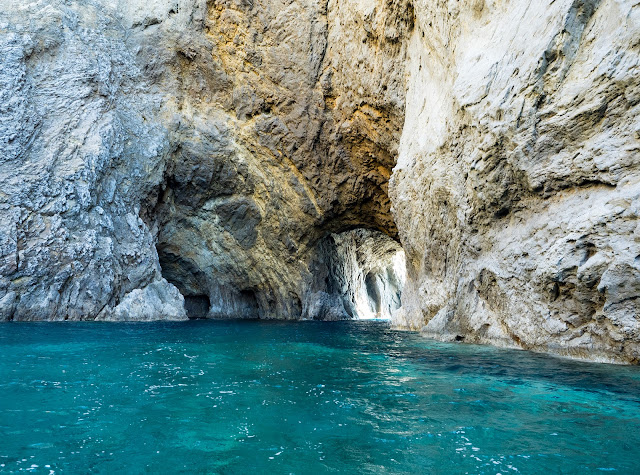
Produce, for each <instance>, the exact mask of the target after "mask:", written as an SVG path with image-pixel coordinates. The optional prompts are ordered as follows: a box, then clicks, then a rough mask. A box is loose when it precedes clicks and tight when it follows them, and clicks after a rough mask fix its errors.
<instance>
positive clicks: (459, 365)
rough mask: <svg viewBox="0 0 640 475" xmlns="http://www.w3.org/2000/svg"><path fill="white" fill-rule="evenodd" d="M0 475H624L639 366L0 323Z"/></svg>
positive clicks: (632, 440)
mask: <svg viewBox="0 0 640 475" xmlns="http://www.w3.org/2000/svg"><path fill="white" fill-rule="evenodd" d="M0 471H1V472H3V473H12V472H21V471H31V472H33V473H44V474H52V473H73V474H76V473H222V474H261V473H283V474H288V473H297V474H321V473H354V474H359V473H443V474H445V473H446V474H449V473H491V474H495V473H502V474H506V473H536V474H543V473H589V472H591V473H601V472H610V471H617V472H618V473H640V368H637V367H622V366H610V365H598V364H588V363H581V362H575V361H568V360H562V359H556V358H551V357H546V356H542V355H536V354H531V353H527V352H519V351H505V350H498V349H494V348H489V347H480V346H471V345H455V344H443V343H438V342H433V341H429V340H425V339H423V338H421V337H419V336H418V335H415V334H410V333H402V332H395V331H391V330H390V329H389V327H388V325H387V324H385V323H379V322H368V323H316V322H308V323H274V322H211V321H193V322H185V323H153V324H96V323H92V324H89V323H74V324H53V323H36V324H17V323H11V324H5V325H0Z"/></svg>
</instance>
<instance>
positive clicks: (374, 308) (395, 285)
mask: <svg viewBox="0 0 640 475" xmlns="http://www.w3.org/2000/svg"><path fill="white" fill-rule="evenodd" d="M327 240H328V242H327V244H325V253H326V256H327V264H328V268H329V269H328V277H327V279H326V283H327V291H328V293H329V294H331V295H333V296H337V297H338V300H339V302H340V305H342V306H343V307H344V311H345V313H346V318H350V319H354V320H371V319H383V320H390V319H391V318H392V316H393V314H394V312H396V311H397V310H398V309H399V308H400V307H401V305H402V290H403V287H404V284H405V281H406V267H405V265H406V264H405V254H404V250H403V249H402V247H401V246H400V244H399V243H398V242H397V241H396V240H394V239H392V238H391V237H389V236H387V235H386V234H384V233H381V232H379V231H374V230H370V229H365V228H358V229H353V230H349V231H345V232H342V233H336V234H331V235H330V236H329V237H328V238H327Z"/></svg>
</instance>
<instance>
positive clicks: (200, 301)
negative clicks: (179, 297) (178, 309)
mask: <svg viewBox="0 0 640 475" xmlns="http://www.w3.org/2000/svg"><path fill="white" fill-rule="evenodd" d="M210 308H211V302H210V301H209V297H208V296H207V295H188V296H185V298H184V309H185V310H186V312H187V316H188V317H189V318H190V319H192V320H199V319H203V318H207V315H208V314H209V309H210Z"/></svg>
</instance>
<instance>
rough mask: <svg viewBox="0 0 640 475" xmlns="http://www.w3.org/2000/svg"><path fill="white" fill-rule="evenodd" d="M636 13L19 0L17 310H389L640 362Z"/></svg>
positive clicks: (5, 234) (453, 327) (0, 306)
mask: <svg viewBox="0 0 640 475" xmlns="http://www.w3.org/2000/svg"><path fill="white" fill-rule="evenodd" d="M639 10H640V8H639V7H638V6H637V5H635V4H634V2H632V1H625V0H554V1H551V0H550V1H544V2H537V3H536V2H530V1H529V0H509V1H499V0H493V1H492V0H456V1H453V0H451V1H447V0H371V1H366V2H365V1H362V0H328V1H320V0H297V1H294V2H291V1H285V0H210V1H206V0H147V1H145V2H142V1H140V0H129V1H126V0H116V1H107V0H83V1H79V0H67V1H62V0H49V1H46V2H44V1H17V0H15V1H14V0H0V57H1V61H0V65H1V66H0V99H1V100H0V320H43V319H51V320H62V319H72V320H79V319H103V320H127V319H131V320H148V319H157V318H166V319H184V318H187V314H189V315H191V316H199V317H205V316H208V317H211V318H227V317H238V316H246V317H261V318H323V319H335V318H351V317H353V316H354V315H355V314H358V313H361V312H365V313H366V312H368V311H372V312H373V313H385V312H386V313H393V318H394V323H395V324H396V326H398V327H402V328H409V329H414V330H422V331H424V332H425V333H426V334H428V335H430V336H434V337H436V338H443V339H457V340H464V341H472V342H481V343H492V344H498V345H506V346H514V347H522V348H528V349H535V350H539V351H548V352H554V353H560V354H565V355H570V356H577V357H585V358H591V359H598V360H615V361H631V362H637V361H638V360H639V358H640V353H639V352H640V322H639V320H638V318H637V315H638V313H640V312H639V310H640V301H639V297H640V246H639V243H640V224H639V223H638V213H639V212H640V200H639V198H638V196H639V195H640V181H639V178H640V160H639V159H638V151H639V148H640V132H639V131H640V123H639V122H638V118H637V117H638V104H639V103H640V72H639V69H638V67H639V57H638V55H639V53H640V48H639V45H640V13H639ZM394 167H395V168H394ZM392 172H393V175H392ZM356 228H365V229H368V230H372V231H376V232H382V233H384V234H385V235H386V236H388V238H382V237H380V236H381V235H377V234H375V233H372V231H356V232H353V231H352V230H354V229H356ZM389 238H390V239H389ZM391 239H399V241H400V242H401V244H402V246H403V248H404V251H405V252H406V257H407V269H406V270H407V283H406V286H405V288H404V291H403V293H402V304H403V306H402V309H400V310H399V311H396V310H395V308H396V307H397V305H398V304H399V302H398V299H399V290H400V289H399V288H398V286H400V284H401V281H402V280H404V273H403V272H400V271H399V270H398V269H397V265H396V266H394V261H393V259H394V258H393V256H395V255H396V254H397V252H399V251H398V249H397V248H396V245H395V244H392V242H393V241H391ZM354 246H355V247H354ZM358 246H361V247H360V249H367V250H368V251H367V252H366V253H365V254H366V255H365V254H363V253H360V254H358V252H357V249H356V248H358ZM337 271H339V275H338V274H337V273H336V272H337ZM367 282H369V284H367ZM374 283H375V285H374ZM356 284H357V285H356ZM367 285H368V286H369V287H367ZM384 289H386V290H384ZM381 291H384V292H387V291H388V293H385V294H384V295H383V296H381V295H380V292H381ZM358 302H359V303H358ZM383 308H384V309H385V310H384V312H383V311H382V309H383ZM358 309H360V310H358ZM367 309H368V310H367ZM392 311H393V312H392Z"/></svg>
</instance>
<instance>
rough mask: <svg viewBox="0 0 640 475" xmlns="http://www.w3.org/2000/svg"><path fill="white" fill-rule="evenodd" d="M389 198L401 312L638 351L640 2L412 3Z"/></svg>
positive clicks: (553, 348)
mask: <svg viewBox="0 0 640 475" xmlns="http://www.w3.org/2000/svg"><path fill="white" fill-rule="evenodd" d="M414 9H415V12H416V27H415V30H414V32H413V34H412V36H411V38H410V39H409V45H410V46H409V59H408V62H407V71H408V75H409V80H408V85H409V87H408V93H407V114H406V118H407V120H406V124H405V128H404V132H403V137H402V143H401V147H400V159H399V163H398V166H397V168H396V170H395V173H394V176H393V178H392V186H391V195H392V200H393V206H394V209H395V216H396V220H397V224H398V228H399V229H400V236H401V240H402V243H403V245H404V248H405V251H406V253H407V264H408V276H409V277H408V284H407V287H406V288H405V293H404V295H403V303H404V304H405V307H404V312H403V315H404V316H403V317H402V318H401V319H399V320H398V322H397V323H398V324H399V325H401V326H405V327H408V328H412V329H416V330H423V331H424V332H425V333H426V334H428V335H430V336H435V337H437V338H444V339H456V338H457V339H464V340H465V341H472V342H480V343H487V342H488V343H493V344H499V345H506V346H514V347H521V348H527V349H534V350H538V351H549V352H553V353H559V354H563V355H569V356H577V357H582V358H588V359H596V360H604V361H610V360H615V361H632V362H638V360H639V358H640V345H639V343H640V319H639V318H638V316H639V315H640V257H638V256H639V255H640V233H639V231H638V230H639V229H640V228H639V227H638V226H639V221H638V213H639V212H640V198H639V197H640V159H639V151H640V141H639V132H638V130H639V126H640V122H639V121H638V117H640V116H639V115H638V113H639V112H640V109H639V107H640V106H639V104H640V69H639V65H640V63H639V60H640V57H639V53H640V49H639V48H638V45H640V9H639V8H638V5H636V4H635V2H630V1H618V0H602V1H599V0H565V1H555V2H529V1H525V0H523V1H516V0H514V1H509V2H497V1H484V0H473V1H460V2H431V1H424V0H416V1H415V2H414Z"/></svg>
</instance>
